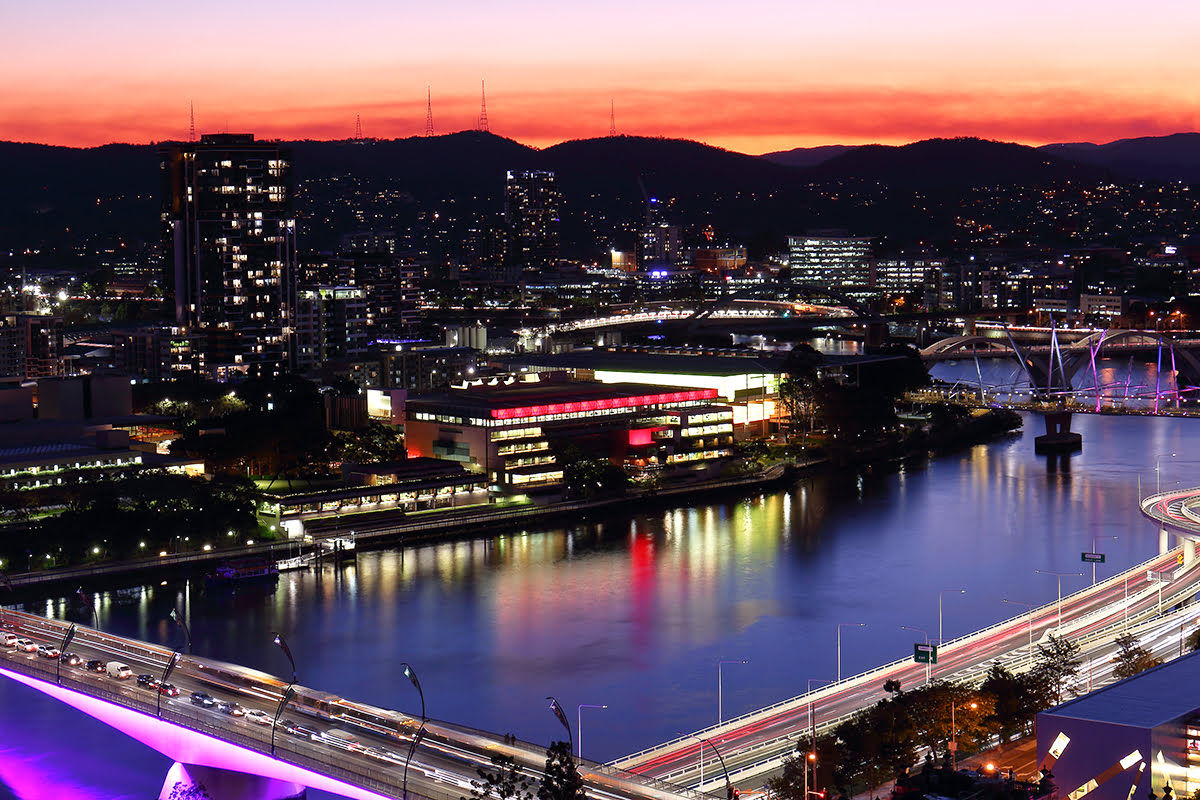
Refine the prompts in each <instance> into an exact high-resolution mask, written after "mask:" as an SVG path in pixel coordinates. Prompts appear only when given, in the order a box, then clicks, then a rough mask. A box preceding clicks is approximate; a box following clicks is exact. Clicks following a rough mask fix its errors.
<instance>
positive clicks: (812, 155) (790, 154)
mask: <svg viewBox="0 0 1200 800" xmlns="http://www.w3.org/2000/svg"><path fill="white" fill-rule="evenodd" d="M854 149H855V146H853V145H846V144H827V145H822V146H821V147H797V148H795V149H793V150H779V151H776V152H774V153H763V154H762V155H761V156H759V158H761V159H763V160H764V161H771V162H774V163H776V164H782V165H783V166H785V167H798V168H800V169H804V168H807V167H815V166H816V165H817V164H823V163H825V162H826V161H828V160H829V159H831V158H833V157H835V156H840V155H841V154H842V153H845V152H848V151H850V150H854Z"/></svg>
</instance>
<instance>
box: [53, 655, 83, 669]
mask: <svg viewBox="0 0 1200 800" xmlns="http://www.w3.org/2000/svg"><path fill="white" fill-rule="evenodd" d="M58 660H59V661H61V662H62V663H64V664H66V665H67V666H68V667H78V666H79V665H80V664H82V663H83V659H82V658H80V657H79V654H78V653H63V654H62V655H61V656H59V657H58Z"/></svg>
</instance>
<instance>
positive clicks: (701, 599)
mask: <svg viewBox="0 0 1200 800" xmlns="http://www.w3.org/2000/svg"><path fill="white" fill-rule="evenodd" d="M1025 423H1026V424H1025V429H1024V431H1023V432H1022V433H1021V434H1019V435H1016V436H1013V437H1011V438H1007V439H1004V440H1001V441H998V442H995V443H992V444H989V445H983V446H977V447H972V448H970V449H968V450H964V451H962V452H959V453H955V454H951V455H946V456H942V457H940V458H938V459H936V460H934V461H930V462H920V463H908V464H897V465H893V466H892V467H889V468H887V469H875V470H869V471H866V472H864V473H862V474H859V475H817V476H813V477H811V478H807V479H805V480H803V481H801V482H800V483H798V484H796V485H795V486H794V487H792V488H790V489H788V490H785V491H777V492H771V493H767V494H762V495H756V496H752V497H747V498H743V499H728V500H722V501H721V502H717V503H697V504H695V505H694V506H692V507H689V508H680V509H674V510H667V511H662V510H656V511H653V512H650V513H645V514H638V513H636V512H637V509H629V512H630V513H631V514H632V516H624V517H613V518H610V519H608V520H605V521H603V522H592V523H588V524H582V525H578V526H574V527H558V528H552V529H538V530H529V531H522V532H515V533H510V534H507V535H503V536H491V537H488V538H486V539H479V540H476V541H464V542H458V543H445V544H439V545H431V546H427V547H420V548H415V549H410V550H406V551H400V550H382V551H376V552H363V553H361V554H360V555H359V558H358V563H357V564H354V565H349V566H343V567H342V568H340V569H337V570H335V569H333V568H329V569H327V570H326V571H324V572H322V573H321V574H313V573H289V574H285V575H284V576H282V577H281V579H280V581H279V584H278V587H277V588H276V589H275V590H274V591H273V592H272V591H258V592H253V591H249V592H239V593H237V594H229V593H227V592H216V591H209V590H205V589H204V588H203V586H202V584H199V583H197V584H196V585H192V586H189V585H187V584H186V583H184V582H183V581H177V582H174V583H169V584H167V585H151V586H146V587H142V588H141V589H134V590H133V591H128V590H122V591H121V592H115V591H114V592H110V593H102V594H100V595H99V596H98V597H97V598H96V603H97V606H98V622H99V625H100V627H102V628H104V629H106V630H109V631H112V632H114V633H119V634H123V635H129V636H134V637H138V638H143V639H147V640H150V641H157V642H164V643H179V641H180V637H181V634H180V633H179V630H178V629H177V628H176V627H175V626H173V625H172V623H171V622H170V620H169V619H168V614H169V612H170V610H171V608H172V607H179V608H181V609H183V608H186V611H187V614H188V617H189V620H190V625H191V630H192V634H193V638H194V644H195V651H196V652H197V653H198V654H204V655H208V656H211V657H214V658H218V659H223V660H229V661H234V662H238V663H242V664H246V665H248V666H252V667H255V668H259V669H263V670H266V671H269V672H273V673H274V674H276V675H280V676H284V675H286V674H287V672H288V667H287V663H286V659H284V657H283V655H282V653H281V652H280V651H279V649H278V648H276V647H275V646H273V644H272V641H271V631H274V630H279V631H282V632H284V634H285V635H286V637H287V639H288V641H289V643H290V645H291V649H292V651H293V652H294V654H295V658H296V662H297V667H298V671H299V676H300V681H301V683H303V684H305V685H308V686H313V687H318V688H320V689H323V690H326V691H331V692H335V693H339V694H342V695H343V696H346V697H348V698H353V699H357V700H362V701H365V702H369V703H374V704H377V705H382V706H388V707H394V708H400V709H403V710H406V711H412V712H415V711H418V710H419V703H418V699H417V696H416V692H415V691H414V689H413V687H412V685H411V684H409V683H408V681H407V680H405V679H404V678H403V677H402V675H401V673H400V667H399V664H400V662H402V661H407V662H410V663H411V664H412V665H413V667H414V668H415V670H416V672H417V674H418V675H419V676H420V680H421V683H422V685H423V688H424V691H425V697H426V701H427V704H428V710H429V714H430V716H433V717H435V718H442V719H447V720H452V721H455V722H461V723H464V724H468V725H472V726H476V727H480V728H484V729H488V730H493V731H498V732H513V733H515V734H517V735H518V736H519V737H521V738H523V739H528V740H531V741H538V742H549V741H550V740H551V739H555V738H562V737H563V734H564V731H563V730H562V729H561V727H560V726H559V723H558V722H557V721H556V720H555V718H554V716H553V715H552V714H551V713H550V711H549V710H548V709H547V702H546V699H545V698H546V696H547V695H553V696H556V697H557V698H558V699H559V701H560V702H561V703H562V705H563V707H564V708H565V709H566V711H567V716H568V717H569V718H570V721H571V724H572V727H574V726H575V725H576V719H577V713H578V705H579V704H583V703H587V704H597V705H607V706H608V708H607V709H598V708H585V709H583V732H582V734H583V751H584V755H585V756H587V757H590V758H594V759H599V760H608V759H612V758H615V757H618V756H621V755H624V754H626V753H629V752H633V751H635V750H639V749H641V748H643V747H647V746H649V745H652V744H654V743H656V742H658V741H661V740H664V739H668V738H672V737H674V736H676V735H678V734H680V733H685V732H689V731H692V730H696V729H698V728H701V727H704V726H707V725H710V724H713V723H715V722H716V719H717V714H718V709H717V688H718V687H717V678H718V662H720V661H722V660H734V661H737V660H746V661H747V662H748V663H746V664H744V665H743V664H739V663H732V664H725V665H724V666H723V668H722V674H723V686H722V688H723V709H722V713H723V715H724V717H725V718H729V717H732V716H736V715H738V714H742V713H746V712H749V711H751V710H753V709H755V708H758V707H760V706H763V705H766V704H769V703H773V702H776V701H778V700H782V699H785V698H787V697H790V696H794V695H796V694H799V693H801V692H803V691H804V689H805V687H806V684H807V682H808V680H809V679H831V678H833V677H834V673H835V671H836V661H837V655H838V654H837V647H836V641H837V631H838V625H839V623H865V627H862V628H859V627H857V626H854V627H842V628H841V645H842V646H841V659H842V672H843V674H846V675H848V674H852V673H855V672H859V671H862V670H865V669H868V668H870V667H872V666H874V665H877V664H879V663H882V662H886V661H891V660H893V659H896V658H901V657H904V656H905V655H906V654H907V653H911V651H912V644H913V642H914V641H915V640H922V639H923V634H916V633H913V632H911V631H905V630H901V629H900V626H901V625H907V626H911V627H915V628H921V629H924V630H925V631H927V632H928V634H929V636H930V637H931V638H934V639H936V638H937V635H938V634H937V631H938V626H939V618H938V599H939V592H941V596H942V606H943V614H942V620H941V624H942V625H943V627H944V631H945V638H947V639H950V638H953V637H955V636H959V635H963V634H965V633H967V632H969V631H971V630H973V629H976V628H979V627H982V626H985V625H988V624H991V623H993V622H996V621H998V620H1000V619H1003V618H1005V617H1010V616H1015V615H1017V614H1018V613H1023V611H1024V609H1023V608H1022V607H1020V606H1013V605H1006V604H1003V603H1002V602H1001V598H1004V597H1008V598H1010V599H1013V600H1017V601H1020V602H1023V603H1039V604H1040V603H1046V602H1050V601H1053V600H1054V599H1055V596H1056V595H1055V592H1056V581H1055V578H1054V577H1053V576H1048V575H1038V574H1035V572H1034V570H1035V569H1042V570H1055V571H1065V572H1076V571H1078V572H1085V573H1086V575H1085V576H1084V577H1067V578H1064V580H1063V589H1064V592H1069V591H1071V590H1073V589H1076V588H1079V587H1081V586H1083V585H1084V582H1085V581H1090V579H1091V573H1090V567H1088V565H1085V564H1083V563H1081V561H1080V553H1081V552H1082V551H1084V550H1089V549H1091V547H1092V545H1093V541H1094V542H1095V545H1096V549H1097V550H1099V551H1100V552H1103V553H1106V554H1107V563H1106V564H1103V565H1100V567H1099V576H1100V577H1101V578H1103V577H1104V576H1105V575H1108V574H1112V573H1113V572H1115V571H1118V570H1121V569H1124V568H1126V567H1129V566H1132V565H1134V564H1136V563H1138V562H1140V561H1142V560H1144V559H1146V558H1148V557H1149V556H1150V555H1152V554H1153V553H1154V552H1155V551H1156V547H1157V533H1156V531H1155V530H1154V528H1153V526H1152V525H1151V524H1150V523H1149V522H1147V521H1145V520H1144V519H1143V518H1142V517H1141V515H1140V513H1139V512H1138V508H1137V499H1138V481H1139V475H1140V476H1141V482H1142V484H1143V487H1144V491H1145V493H1149V492H1150V491H1152V490H1153V489H1154V485H1155V479H1156V474H1155V463H1156V460H1157V461H1159V462H1160V463H1161V473H1160V475H1159V476H1158V477H1159V478H1160V479H1161V484H1162V486H1163V488H1166V487H1168V486H1173V485H1176V484H1178V483H1185V484H1189V485H1191V484H1194V483H1195V481H1194V480H1192V475H1193V474H1194V470H1195V463H1196V462H1195V461H1194V460H1189V457H1188V455H1187V454H1188V452H1189V449H1190V448H1188V447H1187V446H1186V442H1187V441H1188V440H1189V439H1188V438H1187V437H1188V436H1189V434H1191V435H1192V436H1193V437H1194V432H1195V431H1196V430H1198V429H1197V427H1196V426H1197V424H1198V423H1196V422H1195V421H1193V420H1186V419H1169V418H1154V417H1136V416H1131V417H1099V416H1076V417H1075V424H1074V428H1075V429H1076V430H1078V431H1079V432H1080V433H1082V434H1083V441H1084V444H1083V450H1082V452H1080V453H1078V454H1075V455H1074V456H1072V457H1071V458H1070V459H1067V460H1065V461H1064V460H1061V459H1047V458H1046V457H1043V456H1037V455H1035V454H1034V449H1033V436H1034V435H1036V434H1037V433H1039V432H1040V430H1039V428H1040V418H1037V417H1028V416H1027V417H1026V418H1025ZM1171 453H1175V454H1177V455H1176V456H1175V457H1172V456H1171V455H1169V454H1171ZM1159 454H1167V455H1162V456H1161V457H1160V458H1157V459H1156V456H1158V455H1159ZM1111 537H1117V538H1116V539H1113V538H1111ZM959 589H965V590H966V592H965V593H959V592H958V591H957V590H959ZM23 608H24V609H25V610H28V611H32V612H35V613H44V614H47V615H51V616H64V615H67V616H71V615H74V616H73V618H75V619H77V620H80V621H82V617H80V616H79V611H78V610H75V611H72V610H71V607H70V604H69V603H68V602H67V600H66V599H64V598H48V599H46V600H44V601H40V602H38V603H35V604H31V605H27V606H24V607H23ZM168 766H169V763H168V762H167V760H166V759H164V758H163V757H162V756H159V755H158V754H157V753H154V752H153V751H149V750H147V749H146V748H144V747H143V746H141V745H140V744H138V743H136V742H133V741H132V740H128V739H125V738H124V737H123V736H122V735H121V734H119V733H116V732H114V731H112V730H111V729H109V728H107V727H106V726H104V725H101V724H100V723H97V722H95V721H93V720H91V719H90V718H88V717H86V716H84V715H83V714H81V713H80V712H77V711H74V710H73V709H70V708H67V707H66V706H62V705H60V704H58V703H57V702H55V701H53V700H50V699H47V698H45V697H43V696H42V695H40V694H38V693H36V692H33V691H31V690H29V689H27V688H25V687H23V686H20V685H17V684H14V683H12V682H10V681H0V798H9V797H19V798H22V800H35V799H38V798H59V799H61V798H97V800H101V799H102V800H116V799H117V798H130V799H131V800H149V799H150V798H153V797H155V796H156V794H157V792H158V790H159V788H160V786H161V783H162V779H163V776H164V774H165V772H166V770H167V767H168ZM309 796H310V797H313V798H324V797H328V795H325V794H323V793H318V792H310V793H309Z"/></svg>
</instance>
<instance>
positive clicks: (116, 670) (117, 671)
mask: <svg viewBox="0 0 1200 800" xmlns="http://www.w3.org/2000/svg"><path fill="white" fill-rule="evenodd" d="M104 671H105V672H107V673H108V677H110V678H116V679H117V680H119V681H123V680H128V679H129V678H132V677H133V670H132V669H130V667H129V665H128V664H123V663H121V662H120V661H110V662H108V664H106V665H105V667H104Z"/></svg>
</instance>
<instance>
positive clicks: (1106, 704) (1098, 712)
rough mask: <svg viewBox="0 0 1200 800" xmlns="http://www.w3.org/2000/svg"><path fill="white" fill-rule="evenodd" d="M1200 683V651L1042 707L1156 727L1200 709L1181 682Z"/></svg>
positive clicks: (1070, 715) (1051, 712)
mask: <svg viewBox="0 0 1200 800" xmlns="http://www.w3.org/2000/svg"><path fill="white" fill-rule="evenodd" d="M1198 683H1200V652H1195V653H1189V654H1188V655H1185V656H1183V657H1182V658H1177V659H1174V660H1173V661H1168V662H1167V663H1166V664H1162V665H1160V666H1157V667H1154V668H1153V669H1149V670H1146V671H1145V672H1143V673H1140V674H1138V675H1134V676H1133V677H1132V678H1126V679H1125V680H1123V681H1119V682H1118V683H1114V684H1112V685H1111V686H1106V687H1104V688H1103V689H1099V690H1097V691H1094V692H1092V693H1090V694H1087V695H1084V696H1083V697H1080V698H1078V699H1076V700H1070V701H1068V702H1066V703H1063V704H1062V705H1060V706H1057V707H1055V708H1052V709H1050V710H1048V711H1043V712H1042V713H1043V714H1047V715H1050V716H1054V717H1066V718H1068V719H1080V720H1088V721H1092V722H1107V723H1111V724H1114V725H1127V726H1129V727H1131V728H1155V727H1158V726H1159V725H1163V724H1165V723H1167V722H1171V721H1172V720H1176V719H1179V718H1180V717H1186V716H1191V715H1192V714H1194V713H1196V712H1197V711H1198V710H1200V706H1197V702H1198V701H1197V700H1196V699H1195V698H1194V697H1193V696H1191V695H1190V694H1189V693H1187V692H1181V691H1180V690H1179V689H1180V687H1181V686H1195V685H1197V684H1198Z"/></svg>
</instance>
